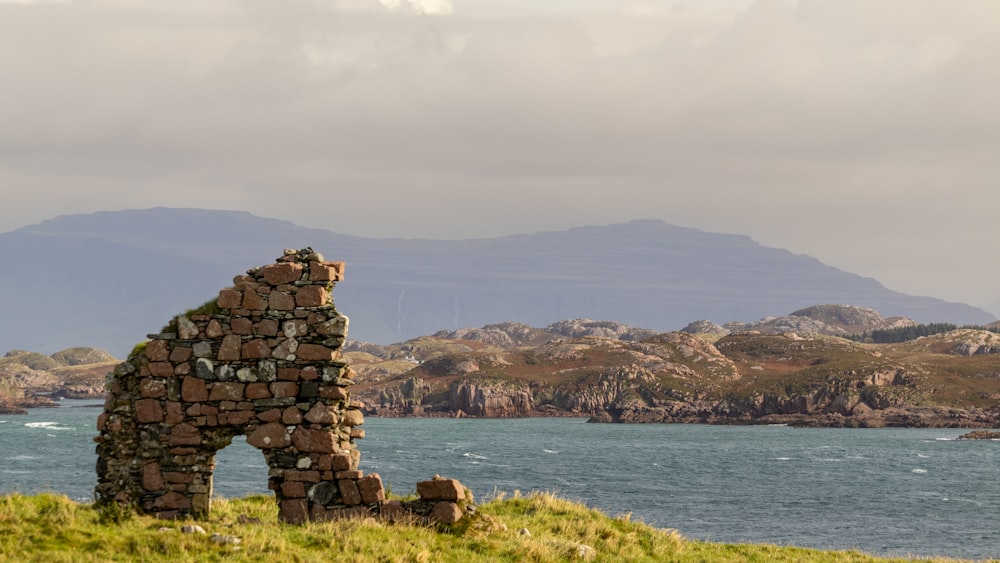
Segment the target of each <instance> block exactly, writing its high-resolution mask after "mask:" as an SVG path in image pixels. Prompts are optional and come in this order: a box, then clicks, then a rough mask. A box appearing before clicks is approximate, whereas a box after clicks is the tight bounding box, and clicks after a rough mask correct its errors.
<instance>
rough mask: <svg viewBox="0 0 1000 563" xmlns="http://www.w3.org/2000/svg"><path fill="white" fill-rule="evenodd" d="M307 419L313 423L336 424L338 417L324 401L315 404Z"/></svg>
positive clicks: (307, 414)
mask: <svg viewBox="0 0 1000 563" xmlns="http://www.w3.org/2000/svg"><path fill="white" fill-rule="evenodd" d="M305 419H306V420H308V421H309V422H311V423H313V424H334V423H336V417H335V416H334V413H333V411H332V410H330V407H328V406H327V405H325V404H323V403H316V404H315V405H313V407H312V408H311V409H309V412H307V413H306V415H305Z"/></svg>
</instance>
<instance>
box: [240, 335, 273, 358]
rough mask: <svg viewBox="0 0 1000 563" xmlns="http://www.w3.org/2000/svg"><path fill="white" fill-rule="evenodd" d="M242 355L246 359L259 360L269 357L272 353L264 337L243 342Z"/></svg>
mask: <svg viewBox="0 0 1000 563" xmlns="http://www.w3.org/2000/svg"><path fill="white" fill-rule="evenodd" d="M240 355H241V356H242V357H243V359H245V360H259V359H261V358H267V357H269V356H270V355H271V349H270V348H268V346H267V342H265V341H264V339H262V338H254V339H253V340H249V341H247V342H244V343H243V346H242V347H241V349H240Z"/></svg>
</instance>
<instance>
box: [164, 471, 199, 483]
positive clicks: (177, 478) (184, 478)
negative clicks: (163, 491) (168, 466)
mask: <svg viewBox="0 0 1000 563" xmlns="http://www.w3.org/2000/svg"><path fill="white" fill-rule="evenodd" d="M163 477H164V478H165V479H166V480H167V482H168V483H170V484H172V485H176V484H178V483H181V484H184V485H187V484H190V483H193V482H194V473H187V472H184V471H167V472H166V473H164V474H163Z"/></svg>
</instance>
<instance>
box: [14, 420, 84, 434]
mask: <svg viewBox="0 0 1000 563" xmlns="http://www.w3.org/2000/svg"><path fill="white" fill-rule="evenodd" d="M24 425H25V426H27V427H28V428H42V429H44V430H72V428H70V427H69V426H59V423H58V422H27V423H25V424H24ZM50 436H52V434H50Z"/></svg>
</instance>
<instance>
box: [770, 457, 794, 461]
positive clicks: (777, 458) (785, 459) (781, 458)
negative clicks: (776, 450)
mask: <svg viewBox="0 0 1000 563" xmlns="http://www.w3.org/2000/svg"><path fill="white" fill-rule="evenodd" d="M774 459H775V461H792V458H790V457H776V458H774Z"/></svg>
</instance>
